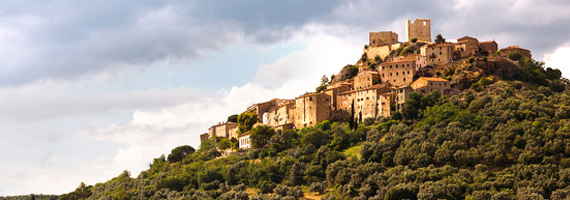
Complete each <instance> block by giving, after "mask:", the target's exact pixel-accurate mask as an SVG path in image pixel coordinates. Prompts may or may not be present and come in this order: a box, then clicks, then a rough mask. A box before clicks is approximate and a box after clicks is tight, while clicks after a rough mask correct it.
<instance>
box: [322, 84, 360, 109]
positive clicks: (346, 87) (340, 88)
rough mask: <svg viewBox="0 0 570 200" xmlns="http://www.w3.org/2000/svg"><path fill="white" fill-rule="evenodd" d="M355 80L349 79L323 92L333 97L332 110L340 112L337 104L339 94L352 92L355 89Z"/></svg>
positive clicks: (330, 86) (328, 87)
mask: <svg viewBox="0 0 570 200" xmlns="http://www.w3.org/2000/svg"><path fill="white" fill-rule="evenodd" d="M353 81H354V80H353V79H349V80H346V81H342V82H338V83H335V84H332V85H328V86H327V89H325V90H324V91H323V92H324V93H325V94H327V95H329V96H330V97H331V110H333V111H336V110H338V106H337V102H338V98H337V97H338V94H340V93H342V92H346V91H350V90H352V89H353Z"/></svg>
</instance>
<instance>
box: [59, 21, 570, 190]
mask: <svg viewBox="0 0 570 200" xmlns="http://www.w3.org/2000/svg"><path fill="white" fill-rule="evenodd" d="M407 25H408V27H409V28H408V29H407V32H408V33H407V34H406V35H407V39H406V40H407V41H406V42H398V41H397V38H398V37H397V34H396V33H394V32H371V33H370V43H369V44H367V45H366V46H365V47H364V49H363V56H362V57H361V58H360V59H359V60H358V61H357V62H356V63H355V64H351V65H347V66H345V67H344V68H343V69H342V70H341V71H340V72H339V73H338V74H336V75H334V76H333V77H331V78H330V79H328V77H326V76H325V77H323V81H322V84H321V85H319V86H318V87H317V89H316V90H317V92H315V93H309V94H303V95H301V96H299V97H297V98H295V99H273V100H270V101H268V102H263V103H259V104H255V105H252V106H250V107H249V108H248V109H247V111H245V112H243V113H241V114H239V115H233V116H229V117H228V121H227V122H225V123H222V124H216V125H214V126H212V128H210V130H209V133H207V134H203V135H202V136H201V141H202V142H201V146H200V148H199V149H198V150H195V149H194V148H192V147H190V146H181V147H177V148H175V149H173V150H172V152H171V153H170V155H168V156H164V155H163V156H162V157H159V158H156V159H154V160H153V162H152V164H151V165H150V167H149V169H148V170H146V171H143V172H141V173H140V174H139V175H137V176H136V177H135V176H131V174H130V173H129V172H128V171H125V172H123V173H122V174H121V175H119V176H117V177H115V178H113V179H111V180H109V181H107V182H105V183H98V184H95V185H93V186H86V185H85V184H81V185H80V186H79V187H78V188H77V190H75V191H73V192H71V193H69V194H64V195H61V196H59V199H140V198H141V197H142V198H144V199H301V198H304V199H566V197H567V196H569V195H570V170H569V169H568V167H570V106H568V105H570V90H569V89H568V86H569V81H568V80H567V79H564V78H562V76H561V73H560V71H559V70H557V69H551V68H546V67H544V63H541V62H537V61H535V60H533V59H532V57H531V55H530V51H528V50H525V49H522V48H520V47H507V48H503V49H501V50H499V49H498V48H497V43H496V42H495V41H487V42H479V41H477V39H475V38H472V37H463V38H459V39H458V42H457V43H450V42H446V41H445V39H443V37H442V36H441V35H438V36H436V38H435V43H432V42H431V28H429V27H427V26H431V21H429V20H427V19H420V20H416V21H414V23H411V22H410V21H408V23H407ZM420 25H421V26H420ZM416 26H417V27H416ZM426 35H430V36H429V37H426ZM432 48H433V49H432ZM439 48H441V49H439ZM432 51H433V52H432ZM527 51H528V52H527ZM394 77H396V78H394ZM438 84H439V85H438ZM367 95H374V96H367ZM299 105H302V107H301V106H299ZM370 107H372V108H370ZM323 109H324V110H323ZM319 110H320V111H319ZM300 113H302V114H300ZM300 115H303V116H300ZM305 115H307V116H309V117H307V118H304V116H305ZM313 115H314V116H313ZM311 116H312V117H311ZM302 117H303V118H302Z"/></svg>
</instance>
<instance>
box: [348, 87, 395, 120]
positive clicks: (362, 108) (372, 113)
mask: <svg viewBox="0 0 570 200" xmlns="http://www.w3.org/2000/svg"><path fill="white" fill-rule="evenodd" d="M390 90H391V88H390V87H389V86H388V85H387V84H378V85H373V86H371V87H367V88H364V89H359V90H351V91H345V92H342V93H340V94H339V95H338V97H337V98H338V109H339V110H343V111H345V113H346V114H349V115H350V112H352V106H353V103H354V115H355V117H358V116H359V115H360V114H362V118H363V119H365V118H369V117H372V118H375V117H377V116H383V114H382V112H383V110H385V109H390V102H388V104H386V103H384V104H381V101H382V95H383V94H386V93H389V92H390ZM383 106H384V107H383ZM386 106H387V107H386Z"/></svg>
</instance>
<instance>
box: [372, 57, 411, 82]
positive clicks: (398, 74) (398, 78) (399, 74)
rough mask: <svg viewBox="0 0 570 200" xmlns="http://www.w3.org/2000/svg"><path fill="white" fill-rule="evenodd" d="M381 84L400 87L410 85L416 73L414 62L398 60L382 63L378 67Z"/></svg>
mask: <svg viewBox="0 0 570 200" xmlns="http://www.w3.org/2000/svg"><path fill="white" fill-rule="evenodd" d="M378 72H379V74H380V79H381V82H382V83H385V84H389V85H393V86H402V85H407V84H410V83H411V82H412V81H413V78H414V75H415V73H416V61H415V60H399V61H390V62H383V63H381V64H380V66H379V67H378Z"/></svg>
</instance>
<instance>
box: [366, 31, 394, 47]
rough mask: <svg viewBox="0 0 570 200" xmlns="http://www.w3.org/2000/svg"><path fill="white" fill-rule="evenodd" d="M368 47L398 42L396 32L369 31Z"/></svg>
mask: <svg viewBox="0 0 570 200" xmlns="http://www.w3.org/2000/svg"><path fill="white" fill-rule="evenodd" d="M368 38H369V40H370V42H369V45H368V46H369V47H380V46H386V45H392V44H396V43H398V34H397V33H394V32H392V31H382V32H370V33H369V37H368Z"/></svg>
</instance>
